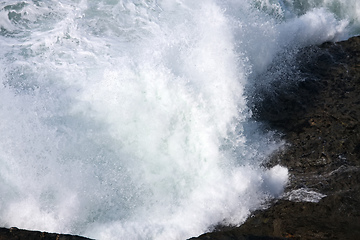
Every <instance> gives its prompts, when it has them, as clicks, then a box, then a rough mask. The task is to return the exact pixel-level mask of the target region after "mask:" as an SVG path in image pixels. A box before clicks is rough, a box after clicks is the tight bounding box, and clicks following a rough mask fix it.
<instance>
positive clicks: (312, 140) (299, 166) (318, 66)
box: [194, 37, 360, 240]
mask: <svg viewBox="0 0 360 240" xmlns="http://www.w3.org/2000/svg"><path fill="white" fill-rule="evenodd" d="M297 61H298V62H299V63H300V68H299V69H297V70H296V71H295V72H294V75H296V76H295V77H297V78H301V79H302V80H301V81H298V82H297V84H292V85H289V84H288V85H287V84H283V83H276V82H275V83H273V84H277V85H278V87H279V88H280V89H279V91H276V92H275V93H270V92H266V91H263V92H258V93H256V94H257V96H256V97H257V98H258V97H260V98H261V99H263V101H261V102H257V103H254V104H253V105H252V108H253V112H254V114H255V115H254V117H255V118H256V119H257V120H259V121H262V122H265V123H266V124H267V126H268V128H269V129H272V130H273V129H276V130H278V131H279V132H281V133H283V138H284V140H286V142H287V143H288V145H287V146H286V147H285V148H284V149H283V150H281V151H279V152H278V153H276V154H274V156H273V157H272V159H271V160H270V162H269V163H268V165H269V166H271V165H275V164H281V165H283V166H286V167H287V168H288V169H289V173H290V183H289V185H288V186H287V188H286V189H285V195H284V196H290V194H291V193H293V192H294V191H296V190H301V189H303V190H306V191H315V192H318V193H321V194H323V195H322V196H323V198H321V200H320V199H319V201H318V202H316V201H314V202H304V201H303V202H298V201H296V199H295V200H294V199H292V200H291V201H290V197H284V198H282V199H280V200H277V201H275V202H274V203H273V204H272V205H271V206H270V207H269V208H268V209H266V210H260V211H257V212H255V213H254V214H253V215H252V216H251V217H249V218H248V219H247V221H246V222H245V223H244V224H243V225H241V226H240V227H223V228H221V227H220V228H218V230H217V231H215V232H212V233H207V234H203V235H201V236H200V237H198V238H194V239H215V240H216V239H251V237H254V236H262V239H274V238H276V237H278V238H288V239H358V238H359V236H360V123H359V120H360V37H354V38H351V39H349V40H347V41H344V42H339V43H325V44H323V45H321V46H319V47H310V48H307V49H304V50H303V51H302V52H299V53H298V59H297ZM286 77H292V75H291V74H290V75H287V76H286ZM283 80H284V79H281V80H280V81H283ZM260 89H261V88H260ZM292 191H293V192H292ZM219 229H220V230H219Z"/></svg>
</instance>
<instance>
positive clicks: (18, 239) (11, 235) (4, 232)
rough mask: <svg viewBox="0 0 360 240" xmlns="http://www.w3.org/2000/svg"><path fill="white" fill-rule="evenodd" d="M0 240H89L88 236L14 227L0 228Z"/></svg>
mask: <svg viewBox="0 0 360 240" xmlns="http://www.w3.org/2000/svg"><path fill="white" fill-rule="evenodd" d="M0 240H90V239H89V238H85V237H80V236H75V235H69V234H57V233H47V232H39V231H28V230H23V229H18V228H16V227H12V228H10V229H8V228H0Z"/></svg>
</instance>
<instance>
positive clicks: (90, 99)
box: [0, 0, 360, 239]
mask: <svg viewBox="0 0 360 240" xmlns="http://www.w3.org/2000/svg"><path fill="white" fill-rule="evenodd" d="M359 8H360V6H359V3H357V1H355V0H354V1H351V0H348V1H336V0H332V1H330V0H327V1H325V0H324V1H295V0H293V1H290V0H285V1H269V0H263V1H260V0H259V1H258V0H255V1H250V0H249V1H234V0H229V1H215V0H205V1H190V0H189V1H186V0H183V1H181V0H178V1H170V0H168V1H145V0H137V1H135V0H134V1H126V0H123V1H119V0H103V1H92V0H88V1H80V0H79V1H65V0H64V1H45V2H42V1H35V0H34V1H11V2H4V1H3V2H0V31H1V32H0V44H1V45H0V46H1V48H0V69H1V71H0V79H1V85H0V136H1V137H0V225H1V226H5V227H11V226H16V227H19V228H27V229H37V230H42V231H52V232H61V233H73V234H80V235H84V236H87V237H91V238H96V239H121V238H127V239H186V238H189V237H192V236H197V235H199V234H201V233H203V232H205V231H207V230H209V229H211V227H213V226H214V225H216V224H218V223H224V224H233V225H239V224H241V223H242V222H243V221H245V219H246V218H247V217H248V216H249V214H250V213H251V211H253V210H255V209H258V208H261V206H262V204H263V203H264V202H265V201H266V200H268V199H270V198H274V197H278V196H279V195H280V194H281V193H282V190H283V187H284V186H285V184H286V182H287V180H288V173H287V169H286V168H284V167H281V166H276V167H274V168H272V169H264V168H263V167H261V164H262V163H264V161H266V159H267V157H268V156H269V155H270V154H271V153H272V152H273V151H274V150H276V149H278V148H279V147H280V146H281V145H282V144H283V143H282V142H281V141H280V140H279V139H277V137H276V135H275V134H274V133H271V132H270V133H264V132H263V131H261V128H260V123H257V122H254V121H253V120H252V119H251V111H250V109H249V108H248V106H247V101H248V99H249V98H250V97H251V96H249V94H251V92H252V91H253V90H254V88H257V87H264V86H268V85H267V84H268V83H270V82H271V81H274V80H276V74H268V75H266V76H267V77H266V78H258V76H259V75H261V74H264V73H266V71H267V69H268V67H269V66H270V64H274V62H275V64H276V61H282V59H283V57H286V58H287V59H291V57H292V54H294V53H295V52H296V50H297V49H299V48H301V47H305V46H308V45H311V44H320V43H322V42H325V41H336V40H343V39H347V38H348V37H350V36H353V35H356V34H359V26H360V18H359V16H360V9H359ZM279 56H280V57H279ZM282 56H283V57H282ZM259 79H261V80H259ZM257 81H262V82H257ZM245 89H248V90H246V91H245ZM270 91H271V90H270Z"/></svg>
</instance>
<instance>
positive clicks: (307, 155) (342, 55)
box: [0, 37, 360, 240]
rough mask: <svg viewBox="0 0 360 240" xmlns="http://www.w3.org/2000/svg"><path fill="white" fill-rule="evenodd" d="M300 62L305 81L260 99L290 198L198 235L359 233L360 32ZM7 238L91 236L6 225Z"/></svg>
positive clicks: (260, 114)
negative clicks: (275, 136)
mask: <svg viewBox="0 0 360 240" xmlns="http://www.w3.org/2000/svg"><path fill="white" fill-rule="evenodd" d="M309 53H310V54H309ZM299 62H300V63H301V64H300V66H301V67H300V69H299V71H300V75H301V76H302V78H303V79H304V80H303V81H300V82H297V84H296V85H291V86H290V85H288V86H286V85H284V86H282V87H281V88H283V89H280V91H279V92H278V93H277V94H276V95H272V94H269V93H259V94H262V98H263V101H262V102H260V103H257V104H255V105H254V106H253V111H254V113H255V118H256V119H257V120H259V121H262V122H265V123H266V124H267V126H268V128H269V129H271V130H274V129H275V130H277V131H279V132H280V133H282V134H283V138H284V140H285V141H286V142H287V145H286V146H285V147H284V149H282V150H281V151H279V152H278V153H276V154H275V155H274V156H273V158H272V159H271V161H270V162H269V165H275V164H281V165H283V166H286V167H287V168H288V169H289V172H290V183H289V185H288V186H287V188H286V189H285V194H284V197H283V198H282V199H279V200H277V201H275V202H273V203H271V205H270V207H269V208H268V209H266V210H259V211H257V212H255V213H254V214H253V215H252V216H251V217H250V218H249V219H248V220H247V221H246V222H245V223H244V224H243V225H241V226H240V227H219V230H218V231H215V232H212V233H207V234H203V235H201V236H200V237H198V238H192V239H213V240H216V239H218V240H220V239H221V240H225V239H226V240H231V239H358V237H359V236H360V207H359V206H360V124H359V119H360V38H359V37H356V38H352V39H349V40H348V41H345V42H340V43H326V44H323V45H322V46H320V47H313V48H308V49H305V50H304V51H303V52H302V53H299ZM273 84H278V83H276V82H275V83H273ZM279 85H281V84H279ZM300 199H302V200H303V201H299V200H300ZM304 200H305V201H304ZM3 239H4V240H5V239H7V240H12V239H21V240H30V239H33V240H37V239H42V240H45V239H48V240H53V239H54V240H60V239H63V240H70V239H71V240H80V239H86V238H83V237H79V236H71V235H63V234H54V233H44V232H37V231H26V230H19V229H17V228H11V229H6V228H0V240H3Z"/></svg>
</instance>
